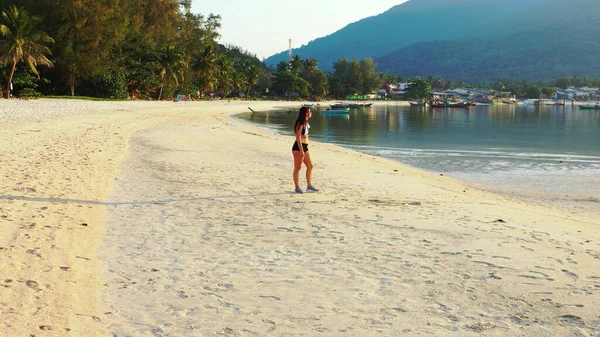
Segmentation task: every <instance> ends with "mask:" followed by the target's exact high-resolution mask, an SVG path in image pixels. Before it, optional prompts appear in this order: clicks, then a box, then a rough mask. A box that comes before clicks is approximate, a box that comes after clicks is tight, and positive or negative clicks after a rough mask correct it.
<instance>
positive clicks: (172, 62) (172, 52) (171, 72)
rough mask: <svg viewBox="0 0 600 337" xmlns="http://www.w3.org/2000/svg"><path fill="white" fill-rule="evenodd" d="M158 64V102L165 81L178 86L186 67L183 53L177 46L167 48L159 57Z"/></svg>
mask: <svg viewBox="0 0 600 337" xmlns="http://www.w3.org/2000/svg"><path fill="white" fill-rule="evenodd" d="M158 63H159V64H160V67H161V69H160V82H161V83H160V92H159V94H158V100H159V101H160V99H161V98H162V93H163V88H164V86H165V84H166V83H167V81H171V82H172V83H174V84H175V85H176V86H178V85H179V80H183V70H184V69H185V68H187V67H188V64H187V62H186V61H185V55H184V53H183V52H182V51H181V50H180V49H179V47H178V46H177V45H170V46H167V47H166V48H165V49H164V50H163V53H162V55H160V57H159V60H158Z"/></svg>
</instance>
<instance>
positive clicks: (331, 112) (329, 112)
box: [322, 108, 350, 115]
mask: <svg viewBox="0 0 600 337" xmlns="http://www.w3.org/2000/svg"><path fill="white" fill-rule="evenodd" d="M349 112H350V108H346V109H327V110H323V111H322V113H323V115H346V114H348V113H349Z"/></svg>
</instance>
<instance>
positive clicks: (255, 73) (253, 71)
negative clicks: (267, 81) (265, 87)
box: [246, 64, 260, 97]
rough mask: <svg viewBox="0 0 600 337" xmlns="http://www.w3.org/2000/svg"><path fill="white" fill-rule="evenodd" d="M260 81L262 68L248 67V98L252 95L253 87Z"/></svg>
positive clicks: (252, 65)
mask: <svg viewBox="0 0 600 337" xmlns="http://www.w3.org/2000/svg"><path fill="white" fill-rule="evenodd" d="M259 79H260V68H258V67H257V66H256V65H254V64H250V65H248V68H246V81H247V82H248V90H246V97H248V96H249V95H250V89H252V87H253V86H255V85H256V84H258V80H259Z"/></svg>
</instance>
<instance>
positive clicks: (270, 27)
mask: <svg viewBox="0 0 600 337" xmlns="http://www.w3.org/2000/svg"><path fill="white" fill-rule="evenodd" d="M405 1H406V0H301V1H293V0H256V1H252V0H192V12H193V13H196V14H203V15H204V16H208V14H210V13H213V14H219V15H221V29H220V30H219V33H220V34H221V39H220V41H219V42H220V43H222V44H234V45H237V46H240V47H242V48H243V49H245V50H248V51H249V52H251V53H254V54H256V55H257V56H258V58H259V59H262V58H263V57H269V56H271V55H273V54H275V53H278V52H281V51H284V50H287V48H288V43H289V42H288V40H289V39H292V48H299V47H301V46H302V45H304V44H307V43H308V42H309V41H311V40H314V39H316V38H319V37H322V36H325V35H329V34H331V33H333V32H335V31H337V30H339V29H341V28H343V27H344V26H346V25H348V24H349V23H352V22H356V21H358V20H360V19H362V18H366V17H369V16H373V15H377V14H381V13H383V12H385V11H387V10H388V9H390V8H391V7H393V6H395V5H399V4H401V3H403V2H405Z"/></svg>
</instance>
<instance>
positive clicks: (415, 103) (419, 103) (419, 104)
mask: <svg viewBox="0 0 600 337" xmlns="http://www.w3.org/2000/svg"><path fill="white" fill-rule="evenodd" d="M408 104H410V106H426V105H427V103H425V102H423V101H415V102H411V101H409V102H408Z"/></svg>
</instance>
